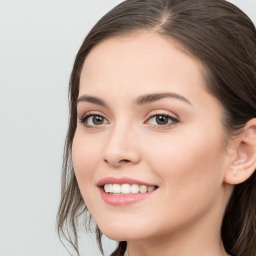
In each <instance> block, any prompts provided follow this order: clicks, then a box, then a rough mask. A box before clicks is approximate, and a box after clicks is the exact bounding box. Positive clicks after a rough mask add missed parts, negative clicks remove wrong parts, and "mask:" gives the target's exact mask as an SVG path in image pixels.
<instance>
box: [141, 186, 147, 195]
mask: <svg viewBox="0 0 256 256" xmlns="http://www.w3.org/2000/svg"><path fill="white" fill-rule="evenodd" d="M147 191H148V188H147V186H145V185H140V193H146V192H147Z"/></svg>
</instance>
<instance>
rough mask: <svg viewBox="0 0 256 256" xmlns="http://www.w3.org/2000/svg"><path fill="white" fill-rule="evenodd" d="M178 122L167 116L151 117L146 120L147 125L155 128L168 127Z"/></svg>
mask: <svg viewBox="0 0 256 256" xmlns="http://www.w3.org/2000/svg"><path fill="white" fill-rule="evenodd" d="M178 122H179V120H178V119H177V118H175V117H172V116H170V115H168V114H157V115H153V116H151V117H150V118H149V119H148V120H147V123H150V124H152V125H155V126H169V125H172V124H175V123H178Z"/></svg>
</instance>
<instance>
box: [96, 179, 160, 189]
mask: <svg viewBox="0 0 256 256" xmlns="http://www.w3.org/2000/svg"><path fill="white" fill-rule="evenodd" d="M105 184H131V185H132V184H138V185H146V186H156V185H152V184H149V183H146V182H143V181H139V180H134V179H130V178H126V177H121V178H114V177H106V178H103V179H101V180H100V181H99V182H98V183H97V186H98V187H102V186H104V185H105Z"/></svg>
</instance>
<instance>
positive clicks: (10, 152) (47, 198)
mask: <svg viewBox="0 0 256 256" xmlns="http://www.w3.org/2000/svg"><path fill="white" fill-rule="evenodd" d="M120 2H121V0H90V1H89V0H83V1H81V0H72V1H71V0H41V1H39V0H33V1H32V0H30V1H29V0H0V256H67V255H69V254H68V253H67V252H66V250H65V249H64V247H63V246H62V244H61V243H60V242H59V240H58V238H57V235H56V230H55V217H56V211H57V207H58V202H59V199H60V174H61V161H62V153H63V145H64V139H65V133H66V130H67V120H68V101H67V89H68V80H69V75H70V72H71V69H72V64H73V61H74V58H75V55H76V52H77V51H78V48H79V47H80V45H81V43H82V41H83V39H84V37H85V35H86V34H87V33H88V31H89V30H90V28H91V27H92V26H93V25H94V24H95V23H96V21H97V20H98V19H99V18H100V17H101V16H102V15H103V14H105V13H106V12H107V11H108V10H110V9H111V8H112V7H113V6H115V5H116V4H118V3H120ZM231 2H232V3H235V4H236V5H238V6H239V7H240V8H241V9H242V10H244V11H245V12H246V13H247V14H248V15H249V16H250V17H251V19H252V20H253V21H254V22H255V21H256V0H243V1H241V0H236V1H235V0H233V1H231ZM115 246H116V244H115V242H113V241H110V240H108V239H104V247H105V248H106V255H109V254H110V252H111V251H112V250H113V248H114V247H115ZM81 249H82V256H84V255H88V256H98V255H100V253H99V250H98V249H97V245H96V243H95V241H94V239H93V236H87V235H82V236H81Z"/></svg>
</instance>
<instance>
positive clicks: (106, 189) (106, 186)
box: [104, 184, 109, 193]
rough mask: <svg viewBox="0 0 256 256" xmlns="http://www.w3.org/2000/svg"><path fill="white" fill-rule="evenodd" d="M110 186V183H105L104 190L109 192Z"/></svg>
mask: <svg viewBox="0 0 256 256" xmlns="http://www.w3.org/2000/svg"><path fill="white" fill-rule="evenodd" d="M108 187H109V186H108V184H105V185H104V191H105V192H106V193H109V189H108Z"/></svg>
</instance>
